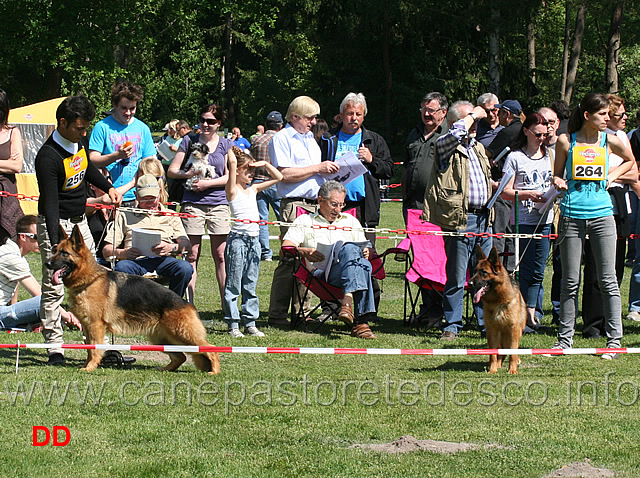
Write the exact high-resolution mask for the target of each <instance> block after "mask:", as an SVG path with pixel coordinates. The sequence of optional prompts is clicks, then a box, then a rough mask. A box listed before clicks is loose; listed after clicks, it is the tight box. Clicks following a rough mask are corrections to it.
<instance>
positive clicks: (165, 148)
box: [156, 141, 176, 161]
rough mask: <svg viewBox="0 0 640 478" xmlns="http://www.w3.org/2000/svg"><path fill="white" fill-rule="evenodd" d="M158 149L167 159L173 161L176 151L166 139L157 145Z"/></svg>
mask: <svg viewBox="0 0 640 478" xmlns="http://www.w3.org/2000/svg"><path fill="white" fill-rule="evenodd" d="M156 149H157V150H158V153H160V156H162V158H163V159H164V160H165V161H172V160H173V157H174V156H175V155H176V151H172V150H171V148H170V147H169V143H167V142H166V141H162V142H160V143H158V144H157V145H156Z"/></svg>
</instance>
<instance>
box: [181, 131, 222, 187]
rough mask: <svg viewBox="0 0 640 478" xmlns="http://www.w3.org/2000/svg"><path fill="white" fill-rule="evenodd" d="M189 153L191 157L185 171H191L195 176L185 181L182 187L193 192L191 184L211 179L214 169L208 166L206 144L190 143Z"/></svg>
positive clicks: (207, 148)
mask: <svg viewBox="0 0 640 478" xmlns="http://www.w3.org/2000/svg"><path fill="white" fill-rule="evenodd" d="M189 151H190V152H191V155H190V156H189V159H188V160H187V164H186V166H185V167H186V170H187V171H189V170H191V169H193V171H194V172H195V174H194V175H193V176H192V177H190V178H189V179H187V180H186V181H185V183H184V187H185V188H186V189H189V190H191V191H193V183H194V182H196V181H198V180H199V179H212V178H213V177H214V175H215V169H214V168H213V166H210V165H209V160H208V155H209V147H208V146H207V145H206V144H202V143H191V144H190V145H189Z"/></svg>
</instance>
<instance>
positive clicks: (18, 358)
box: [16, 340, 20, 375]
mask: <svg viewBox="0 0 640 478" xmlns="http://www.w3.org/2000/svg"><path fill="white" fill-rule="evenodd" d="M19 362H20V341H19V340H18V344H17V346H16V375H18V363H19Z"/></svg>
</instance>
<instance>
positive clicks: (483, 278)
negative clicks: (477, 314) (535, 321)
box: [471, 246, 527, 374]
mask: <svg viewBox="0 0 640 478" xmlns="http://www.w3.org/2000/svg"><path fill="white" fill-rule="evenodd" d="M476 262H477V265H476V273H475V274H474V276H473V277H472V278H471V286H472V289H473V291H474V294H473V301H474V302H475V303H478V302H480V300H482V309H483V310H484V324H485V326H486V328H487V341H488V343H489V348H490V349H517V348H518V346H519V344H520V337H522V332H523V330H524V327H525V325H526V323H527V306H526V304H525V301H524V299H523V298H522V294H521V293H520V289H519V288H518V286H517V284H515V283H514V282H513V281H512V280H511V276H510V275H509V273H508V272H507V269H506V268H505V267H504V266H503V265H502V261H501V260H500V257H498V251H497V250H496V248H495V247H494V248H493V249H491V252H490V253H489V258H487V256H485V255H484V253H483V252H482V249H481V248H480V246H477V247H476ZM503 360H504V355H490V356H489V373H496V372H497V371H498V369H499V368H500V367H502V361H503ZM519 363H520V357H518V356H517V355H511V356H510V357H509V373H513V374H517V373H518V364H519Z"/></svg>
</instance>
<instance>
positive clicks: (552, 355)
mask: <svg viewBox="0 0 640 478" xmlns="http://www.w3.org/2000/svg"><path fill="white" fill-rule="evenodd" d="M566 348H569V347H563V346H562V345H560V342H556V343H555V344H554V345H553V347H551V350H563V349H566ZM559 355H562V354H558V355H556V354H540V356H541V357H547V358H549V357H557V356H559Z"/></svg>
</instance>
